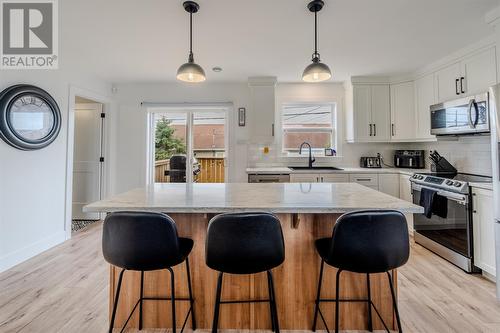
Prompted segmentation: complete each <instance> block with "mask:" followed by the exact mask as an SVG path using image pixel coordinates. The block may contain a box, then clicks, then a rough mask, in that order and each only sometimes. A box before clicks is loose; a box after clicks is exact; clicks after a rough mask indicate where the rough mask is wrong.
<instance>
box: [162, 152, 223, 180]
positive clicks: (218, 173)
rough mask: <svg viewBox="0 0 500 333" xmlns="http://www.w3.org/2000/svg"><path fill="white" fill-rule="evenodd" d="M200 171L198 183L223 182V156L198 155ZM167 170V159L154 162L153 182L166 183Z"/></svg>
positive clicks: (167, 178) (167, 177)
mask: <svg viewBox="0 0 500 333" xmlns="http://www.w3.org/2000/svg"><path fill="white" fill-rule="evenodd" d="M197 159H198V163H200V171H201V172H200V173H199V174H198V183H224V170H225V163H224V158H223V157H199V158H197ZM167 170H169V160H161V161H156V162H155V183H168V182H170V179H169V178H170V177H169V176H165V171H167Z"/></svg>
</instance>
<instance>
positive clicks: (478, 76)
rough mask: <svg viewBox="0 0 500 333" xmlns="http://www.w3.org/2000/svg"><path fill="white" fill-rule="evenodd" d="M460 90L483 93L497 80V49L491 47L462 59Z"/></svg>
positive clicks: (466, 92) (467, 92)
mask: <svg viewBox="0 0 500 333" xmlns="http://www.w3.org/2000/svg"><path fill="white" fill-rule="evenodd" d="M461 63H462V76H461V77H460V80H461V82H460V89H461V90H460V92H461V93H463V94H467V95H473V94H477V93H483V92H485V91H487V90H488V88H489V87H490V86H492V85H494V84H496V82H497V62H496V49H495V47H491V48H489V49H487V50H484V51H482V52H479V53H476V54H474V55H472V56H470V57H467V58H465V59H464V60H462V62H461Z"/></svg>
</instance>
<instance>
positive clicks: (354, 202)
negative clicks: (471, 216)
mask: <svg viewBox="0 0 500 333" xmlns="http://www.w3.org/2000/svg"><path fill="white" fill-rule="evenodd" d="M361 209H376V210H380V209H394V210H398V211H401V212H403V213H422V212H423V208H422V207H420V206H417V205H414V204H412V203H410V202H408V201H404V200H401V199H398V198H395V197H392V196H390V195H387V194H384V193H381V192H378V191H376V190H373V189H370V188H368V187H365V186H362V185H359V184H356V183H272V184H248V183H225V184H199V183H194V184H168V183H164V184H155V185H151V186H148V187H145V188H138V189H135V190H132V191H129V192H125V193H122V194H118V195H116V196H114V197H112V198H109V199H105V200H101V201H98V202H95V203H92V204H90V205H87V206H85V207H84V208H83V211H85V212H113V211H123V210H134V211H135V210H139V211H160V212H166V213H223V212H244V211H247V212H248V211H266V212H272V213H345V212H349V211H353V210H361Z"/></svg>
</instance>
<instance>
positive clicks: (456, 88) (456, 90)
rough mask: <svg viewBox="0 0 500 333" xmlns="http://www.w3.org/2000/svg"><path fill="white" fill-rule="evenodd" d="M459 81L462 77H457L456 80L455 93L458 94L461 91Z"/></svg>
mask: <svg viewBox="0 0 500 333" xmlns="http://www.w3.org/2000/svg"><path fill="white" fill-rule="evenodd" d="M458 81H460V79H456V80H455V93H456V94H457V95H460V91H458Z"/></svg>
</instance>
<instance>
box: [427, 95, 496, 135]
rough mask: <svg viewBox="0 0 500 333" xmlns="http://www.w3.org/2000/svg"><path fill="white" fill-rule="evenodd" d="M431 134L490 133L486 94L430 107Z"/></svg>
mask: <svg viewBox="0 0 500 333" xmlns="http://www.w3.org/2000/svg"><path fill="white" fill-rule="evenodd" d="M430 111H431V134H434V135H457V134H473V133H485V132H489V131H490V121H489V111H488V94H481V95H477V96H471V97H467V98H461V99H458V100H455V101H451V102H446V103H441V104H436V105H432V106H431V108H430Z"/></svg>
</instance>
